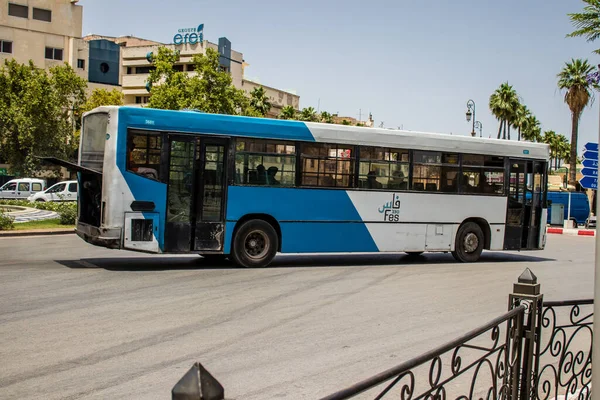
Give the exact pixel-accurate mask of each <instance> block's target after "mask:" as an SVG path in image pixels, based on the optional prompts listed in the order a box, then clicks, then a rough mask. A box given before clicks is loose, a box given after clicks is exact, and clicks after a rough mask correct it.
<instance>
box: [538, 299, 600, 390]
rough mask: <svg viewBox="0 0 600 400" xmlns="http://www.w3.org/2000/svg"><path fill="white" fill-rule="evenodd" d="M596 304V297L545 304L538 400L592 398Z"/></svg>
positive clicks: (540, 350) (539, 352)
mask: <svg viewBox="0 0 600 400" xmlns="http://www.w3.org/2000/svg"><path fill="white" fill-rule="evenodd" d="M593 307H594V301H593V300H570V301H547V302H544V303H543V306H542V312H541V330H542V334H541V337H540V346H539V348H538V352H537V354H536V358H537V359H538V360H539V361H538V369H537V376H536V383H537V393H536V396H537V399H540V400H546V399H563V398H564V399H566V398H568V397H574V398H576V399H578V400H584V399H589V398H590V397H591V381H592V342H593V337H594V332H593V331H592V325H593V318H594V310H593Z"/></svg>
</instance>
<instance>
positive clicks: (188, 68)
mask: <svg viewBox="0 0 600 400" xmlns="http://www.w3.org/2000/svg"><path fill="white" fill-rule="evenodd" d="M187 70H188V71H189V72H192V71H195V70H196V64H188V65H187ZM242 83H244V81H242Z"/></svg>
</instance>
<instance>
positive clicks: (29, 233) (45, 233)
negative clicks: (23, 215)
mask: <svg viewBox="0 0 600 400" xmlns="http://www.w3.org/2000/svg"><path fill="white" fill-rule="evenodd" d="M74 233H75V229H74V228H73V229H37V230H36V229H32V230H28V231H0V238H4V237H18V236H49V235H69V234H74Z"/></svg>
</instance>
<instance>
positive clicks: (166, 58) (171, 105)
mask: <svg viewBox="0 0 600 400" xmlns="http://www.w3.org/2000/svg"><path fill="white" fill-rule="evenodd" d="M178 61H179V53H178V52H176V51H173V50H170V49H168V48H166V47H160V48H159V49H158V53H157V54H156V55H154V56H153V57H152V62H153V64H154V67H155V68H154V69H153V70H152V71H151V72H150V76H149V77H148V86H149V88H150V101H149V102H148V106H149V107H151V108H161V109H168V110H181V109H194V110H199V111H204V112H207V113H213V114H231V115H248V116H258V113H257V111H256V110H255V109H254V108H253V107H252V106H251V104H250V99H248V97H247V96H246V95H245V93H244V91H243V90H240V89H237V88H236V87H234V86H233V84H232V79H231V75H229V74H228V73H227V72H224V71H222V70H221V68H220V65H219V53H217V52H216V51H215V50H213V49H210V48H209V49H207V50H206V54H199V55H196V56H194V58H193V59H192V61H193V63H194V65H195V71H196V74H194V75H188V74H187V73H185V72H182V71H177V70H175V68H174V66H175V63H177V62H178Z"/></svg>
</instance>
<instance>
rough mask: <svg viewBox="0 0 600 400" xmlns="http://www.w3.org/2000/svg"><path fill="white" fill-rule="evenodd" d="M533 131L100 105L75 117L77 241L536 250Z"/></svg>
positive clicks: (285, 249)
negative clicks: (461, 130)
mask: <svg viewBox="0 0 600 400" xmlns="http://www.w3.org/2000/svg"><path fill="white" fill-rule="evenodd" d="M548 160H549V148H548V146H547V145H545V144H536V143H530V142H515V141H507V140H497V139H484V138H477V137H475V138H472V137H467V136H456V135H447V134H438V133H424V132H413V131H404V130H389V129H380V128H365V127H354V126H344V125H335V124H322V123H310V122H300V121H290V120H276V119H268V118H250V117H242V116H231V115H216V114H208V113H202V112H197V111H167V110H157V109H150V108H138V107H100V108H97V109H95V110H93V111H90V112H88V113H86V114H85V115H84V116H83V121H82V133H81V143H80V150H79V160H78V163H77V164H75V163H72V164H69V163H67V162H64V161H60V160H56V159H53V160H50V161H53V162H55V163H58V164H61V165H63V166H67V167H69V168H72V169H74V170H76V171H77V172H78V174H77V175H78V181H79V197H78V220H77V226H76V232H77V234H78V235H79V237H81V238H82V239H83V240H85V241H86V242H88V243H91V244H94V245H97V246H104V247H107V248H111V249H126V250H132V251H139V252H148V253H156V254H168V253H171V254H174V253H179V254H181V253H195V254H200V255H202V256H204V257H206V258H207V259H210V260H219V259H225V258H229V259H230V260H231V261H233V262H235V263H236V264H238V265H240V266H244V267H265V266H268V265H269V264H270V263H271V262H272V261H273V259H274V257H275V256H276V254H277V253H296V254H298V253H376V252H398V253H400V252H403V253H408V254H409V255H412V256H415V255H419V254H421V253H423V252H445V253H451V254H452V255H453V256H454V258H455V259H456V260H457V261H459V262H475V261H477V260H478V259H479V258H480V255H481V253H482V251H483V250H494V251H503V250H518V251H520V250H541V249H543V248H544V246H545V241H546V230H545V222H546V220H547V207H546V187H547V184H546V179H547V173H546V171H547V163H548Z"/></svg>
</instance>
